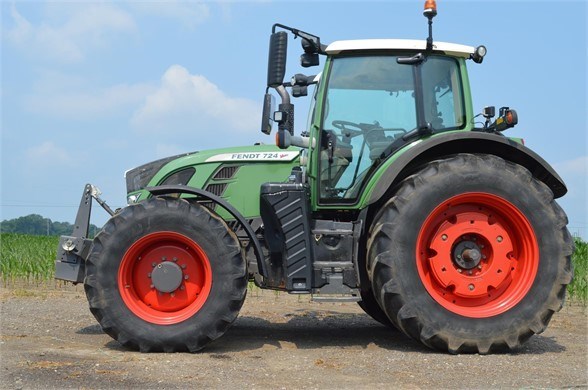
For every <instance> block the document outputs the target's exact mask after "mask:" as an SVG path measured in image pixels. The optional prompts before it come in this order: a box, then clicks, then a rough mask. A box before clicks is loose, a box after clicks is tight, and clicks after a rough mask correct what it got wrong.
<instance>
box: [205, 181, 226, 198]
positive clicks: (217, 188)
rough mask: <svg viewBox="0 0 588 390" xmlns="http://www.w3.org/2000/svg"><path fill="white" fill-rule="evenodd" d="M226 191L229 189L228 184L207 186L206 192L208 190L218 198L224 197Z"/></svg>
mask: <svg viewBox="0 0 588 390" xmlns="http://www.w3.org/2000/svg"><path fill="white" fill-rule="evenodd" d="M226 189H227V184H226V183H221V184H209V185H207V186H206V188H205V189H204V190H206V191H208V192H210V193H212V194H214V195H216V196H223V194H224V192H225V190H226Z"/></svg>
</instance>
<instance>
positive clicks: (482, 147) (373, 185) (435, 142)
mask: <svg viewBox="0 0 588 390" xmlns="http://www.w3.org/2000/svg"><path fill="white" fill-rule="evenodd" d="M458 153H483V154H492V155H495V156H498V157H501V158H503V159H505V160H508V161H511V162H513V163H516V164H519V165H522V166H523V167H525V168H527V169H528V170H529V171H530V172H531V174H533V176H535V177H536V178H537V179H539V180H541V181H542V182H544V183H545V184H546V185H547V186H548V187H549V188H550V189H551V191H553V194H554V197H555V198H559V197H562V196H564V195H565V194H566V192H567V188H566V185H565V184H564V182H563V180H562V179H561V178H560V177H559V175H558V174H557V173H556V172H555V170H554V169H553V168H552V167H551V166H550V165H549V164H548V163H547V162H546V161H545V160H544V159H543V158H541V157H540V156H539V155H538V154H537V153H535V152H534V151H532V150H531V149H529V148H527V147H525V146H524V145H522V144H520V143H518V142H515V141H513V140H511V139H509V138H506V137H504V136H501V135H496V134H490V133H481V132H475V131H467V132H466V131H464V132H455V133H445V134H440V135H438V136H434V137H431V138H429V139H427V140H424V141H418V142H417V143H416V144H414V145H413V146H412V147H410V148H408V149H406V150H405V151H404V152H401V154H400V155H399V156H397V157H396V158H394V156H392V158H391V159H390V160H389V162H388V163H384V164H383V165H382V167H380V169H378V171H377V172H376V173H375V174H374V175H373V176H372V178H371V179H370V182H369V183H368V184H367V186H366V194H365V195H364V197H363V199H364V200H363V202H362V205H361V207H362V208H363V207H366V206H368V205H370V204H374V203H378V202H379V201H380V200H386V199H388V197H389V196H390V195H391V193H390V192H391V191H393V187H394V185H395V184H397V183H399V182H400V181H401V180H403V179H404V178H406V177H407V176H409V175H411V174H412V173H414V172H415V171H416V170H418V169H419V167H422V165H423V164H425V163H427V162H429V161H433V160H437V159H440V158H443V157H445V156H449V155H453V154H458Z"/></svg>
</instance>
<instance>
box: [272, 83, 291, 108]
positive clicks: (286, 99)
mask: <svg viewBox="0 0 588 390" xmlns="http://www.w3.org/2000/svg"><path fill="white" fill-rule="evenodd" d="M275 90H276V92H277V93H278V95H280V99H282V104H290V94H289V93H288V91H287V90H286V88H285V87H284V86H283V85H279V86H277V87H276V88H275Z"/></svg>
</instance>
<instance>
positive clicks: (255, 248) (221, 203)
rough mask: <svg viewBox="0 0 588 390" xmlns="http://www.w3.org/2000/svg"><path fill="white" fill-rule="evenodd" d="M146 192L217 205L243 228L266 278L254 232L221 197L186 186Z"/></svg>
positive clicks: (148, 188) (154, 189)
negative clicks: (189, 198) (194, 197)
mask: <svg viewBox="0 0 588 390" xmlns="http://www.w3.org/2000/svg"><path fill="white" fill-rule="evenodd" d="M145 190H146V191H149V193H151V194H152V195H154V196H158V195H169V194H189V195H195V196H196V197H199V198H204V199H206V200H210V201H212V202H214V203H215V204H217V205H219V206H220V207H222V208H223V209H225V210H226V211H227V212H228V213H229V214H231V215H232V216H233V217H235V219H236V220H237V221H238V222H239V223H240V224H241V226H243V230H245V233H247V236H248V237H249V240H250V242H251V244H252V245H253V251H254V252H255V257H256V258H257V268H258V270H259V273H260V274H261V276H262V277H263V278H267V277H268V271H267V270H268V266H267V264H266V262H265V258H264V256H263V251H262V249H261V244H260V243H259V240H258V239H257V236H256V235H255V232H254V231H253V229H252V228H251V225H249V223H248V222H247V220H246V219H245V218H244V217H243V216H242V215H241V213H240V212H239V211H238V210H237V209H236V208H234V207H233V206H231V204H230V203H228V202H227V201H226V200H224V199H223V198H221V197H218V196H216V195H214V194H212V193H210V192H208V191H205V190H201V189H198V188H192V187H186V186H176V185H162V186H157V187H147V188H145Z"/></svg>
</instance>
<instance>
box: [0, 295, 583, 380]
mask: <svg viewBox="0 0 588 390" xmlns="http://www.w3.org/2000/svg"><path fill="white" fill-rule="evenodd" d="M0 304H1V312H0V315H1V323H0V324H1V337H0V358H1V364H0V370H1V373H0V387H1V388H3V389H4V388H6V389H37V388H59V389H62V388H90V389H94V388H109V389H110V388H125V389H128V388H141V389H150V388H169V389H172V388H260V389H263V388H271V389H333V388H337V389H347V388H353V389H360V388H365V389H368V388H369V389H374V388H387V389H388V388H407V389H418V388H495V387H502V388H504V387H506V388H587V387H588V352H587V349H588V320H587V311H586V308H583V307H580V306H578V305H573V304H572V305H570V304H569V303H568V304H567V306H566V307H564V309H563V310H562V311H561V312H560V313H558V314H556V315H555V316H554V318H553V319H552V321H551V324H550V326H549V328H548V329H547V330H546V331H545V332H544V333H543V334H541V335H536V336H534V337H533V338H531V340H530V341H529V342H527V343H526V344H525V345H524V346H523V347H522V348H521V349H520V350H519V351H517V352H516V353H512V354H501V355H489V356H479V355H457V356H451V355H447V354H443V353H438V352H435V351H431V350H428V349H426V348H425V347H423V346H421V345H420V344H419V343H417V342H414V341H412V340H410V339H408V338H406V337H405V336H404V335H402V334H401V333H399V332H397V331H393V330H390V329H388V328H386V327H384V326H382V325H380V324H379V323H377V322H375V321H374V320H372V319H371V318H369V317H368V316H367V315H365V314H364V313H363V312H362V311H361V309H360V308H359V307H358V306H357V305H356V304H354V303H345V304H342V303H317V302H310V301H309V298H308V297H307V296H300V297H298V296H289V295H287V294H284V293H280V294H276V293H274V292H270V291H259V290H253V291H250V292H249V294H248V297H247V299H246V301H245V305H244V307H243V309H242V310H241V313H240V316H239V318H238V319H237V321H236V322H235V324H234V325H233V327H232V328H231V329H230V330H229V331H228V332H227V333H226V334H225V335H224V336H223V337H221V338H220V339H218V340H216V341H215V342H213V343H212V344H210V345H209V346H208V348H206V349H205V350H204V351H203V352H200V353H196V354H189V353H180V354H165V353H159V354H141V353H139V352H134V351H129V350H125V349H123V348H122V347H120V345H119V344H118V343H116V342H115V341H113V340H112V339H111V338H110V337H109V336H108V335H106V334H104V333H102V331H101V329H100V327H99V326H98V324H97V323H96V321H95V319H94V317H93V316H92V315H91V314H90V312H89V310H88V305H87V303H86V298H85V295H84V292H83V289H82V288H81V287H75V288H61V289H56V288H54V287H49V288H48V287H47V286H44V287H36V288H31V287H25V288H22V287H19V288H16V287H11V288H1V289H0Z"/></svg>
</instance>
